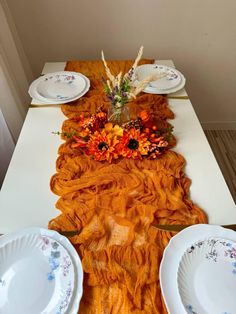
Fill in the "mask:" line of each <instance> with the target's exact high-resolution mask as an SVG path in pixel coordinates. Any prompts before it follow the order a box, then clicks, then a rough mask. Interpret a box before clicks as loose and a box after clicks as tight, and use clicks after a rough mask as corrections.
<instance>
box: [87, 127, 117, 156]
mask: <svg viewBox="0 0 236 314" xmlns="http://www.w3.org/2000/svg"><path fill="white" fill-rule="evenodd" d="M118 143H119V140H118V139H117V136H116V135H113V134H112V133H109V132H108V131H107V130H106V129H103V130H102V131H96V132H94V134H93V135H92V136H91V137H90V140H89V142H88V146H87V154H88V155H92V156H93V157H94V159H95V160H98V161H103V160H107V161H109V162H111V161H112V159H117V158H118V157H119V156H118V151H117V144H118Z"/></svg>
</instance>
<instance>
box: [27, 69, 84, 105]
mask: <svg viewBox="0 0 236 314" xmlns="http://www.w3.org/2000/svg"><path fill="white" fill-rule="evenodd" d="M56 75H68V76H74V77H75V78H76V77H78V78H79V80H81V79H83V81H84V85H83V88H82V90H80V89H79V92H78V93H77V94H76V95H73V96H72V97H67V98H64V99H57V98H48V97H44V96H43V95H42V94H40V93H39V91H38V86H39V84H40V83H41V82H43V81H44V80H45V79H47V78H51V77H55V76H56ZM89 89H90V80H89V79H88V78H87V77H86V76H85V75H83V74H82V73H78V72H71V71H59V72H53V73H47V74H45V75H43V76H40V77H39V78H37V79H36V80H34V81H33V82H32V83H31V84H30V87H29V90H28V93H29V95H30V97H32V98H33V99H36V100H37V101H40V102H42V104H44V103H45V104H55V105H56V104H58V105H60V104H62V103H63V104H64V103H68V102H71V101H74V100H76V99H78V98H80V97H82V96H84V95H85V94H86V93H87V92H88V91H89Z"/></svg>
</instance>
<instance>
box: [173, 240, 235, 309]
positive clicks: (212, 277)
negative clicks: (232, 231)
mask: <svg viewBox="0 0 236 314" xmlns="http://www.w3.org/2000/svg"><path fill="white" fill-rule="evenodd" d="M178 287H179V293H180V297H181V300H182V302H183V305H184V306H185V308H186V309H187V312H188V313H193V312H196V313H201V314H207V313H235V312H236V298H235V293H236V243H235V242H232V241H230V240H226V239H222V238H208V239H205V240H200V241H197V242H196V243H192V245H191V246H190V247H189V248H188V249H187V251H186V252H185V253H184V255H183V257H182V259H181V262H180V265H179V270H178Z"/></svg>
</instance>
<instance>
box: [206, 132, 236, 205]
mask: <svg viewBox="0 0 236 314" xmlns="http://www.w3.org/2000/svg"><path fill="white" fill-rule="evenodd" d="M205 134H206V137H207V139H208V142H209V144H210V146H211V149H212V151H213V153H214V155H215V157H216V160H217V162H218V164H219V166H220V169H221V171H222V173H223V175H224V178H225V181H226V183H227V185H228V187H229V190H230V192H231V194H232V196H233V198H234V201H235V203H236V130H217V131H216V130H205Z"/></svg>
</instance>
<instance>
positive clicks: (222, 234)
mask: <svg viewBox="0 0 236 314" xmlns="http://www.w3.org/2000/svg"><path fill="white" fill-rule="evenodd" d="M210 237H216V238H223V239H227V240H230V241H236V232H234V231H233V230H229V229H225V228H223V227H220V226H215V225H207V224H198V225H193V226H191V227H188V228H186V229H184V230H182V231H181V232H179V233H178V234H177V235H175V236H174V237H173V238H171V240H170V242H169V244H168V245H167V247H166V248H165V250H164V254H163V257H162V261H161V265H160V272H159V276H160V285H161V291H162V296H163V299H164V301H165V304H166V308H167V311H168V313H169V314H186V313H187V311H186V309H185V307H184V305H183V303H182V300H181V297H180V294H179V289H178V268H179V263H180V260H181V258H182V256H183V255H184V253H185V251H186V250H187V249H188V248H189V247H190V246H191V245H192V243H195V242H197V241H199V240H201V239H204V238H210Z"/></svg>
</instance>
